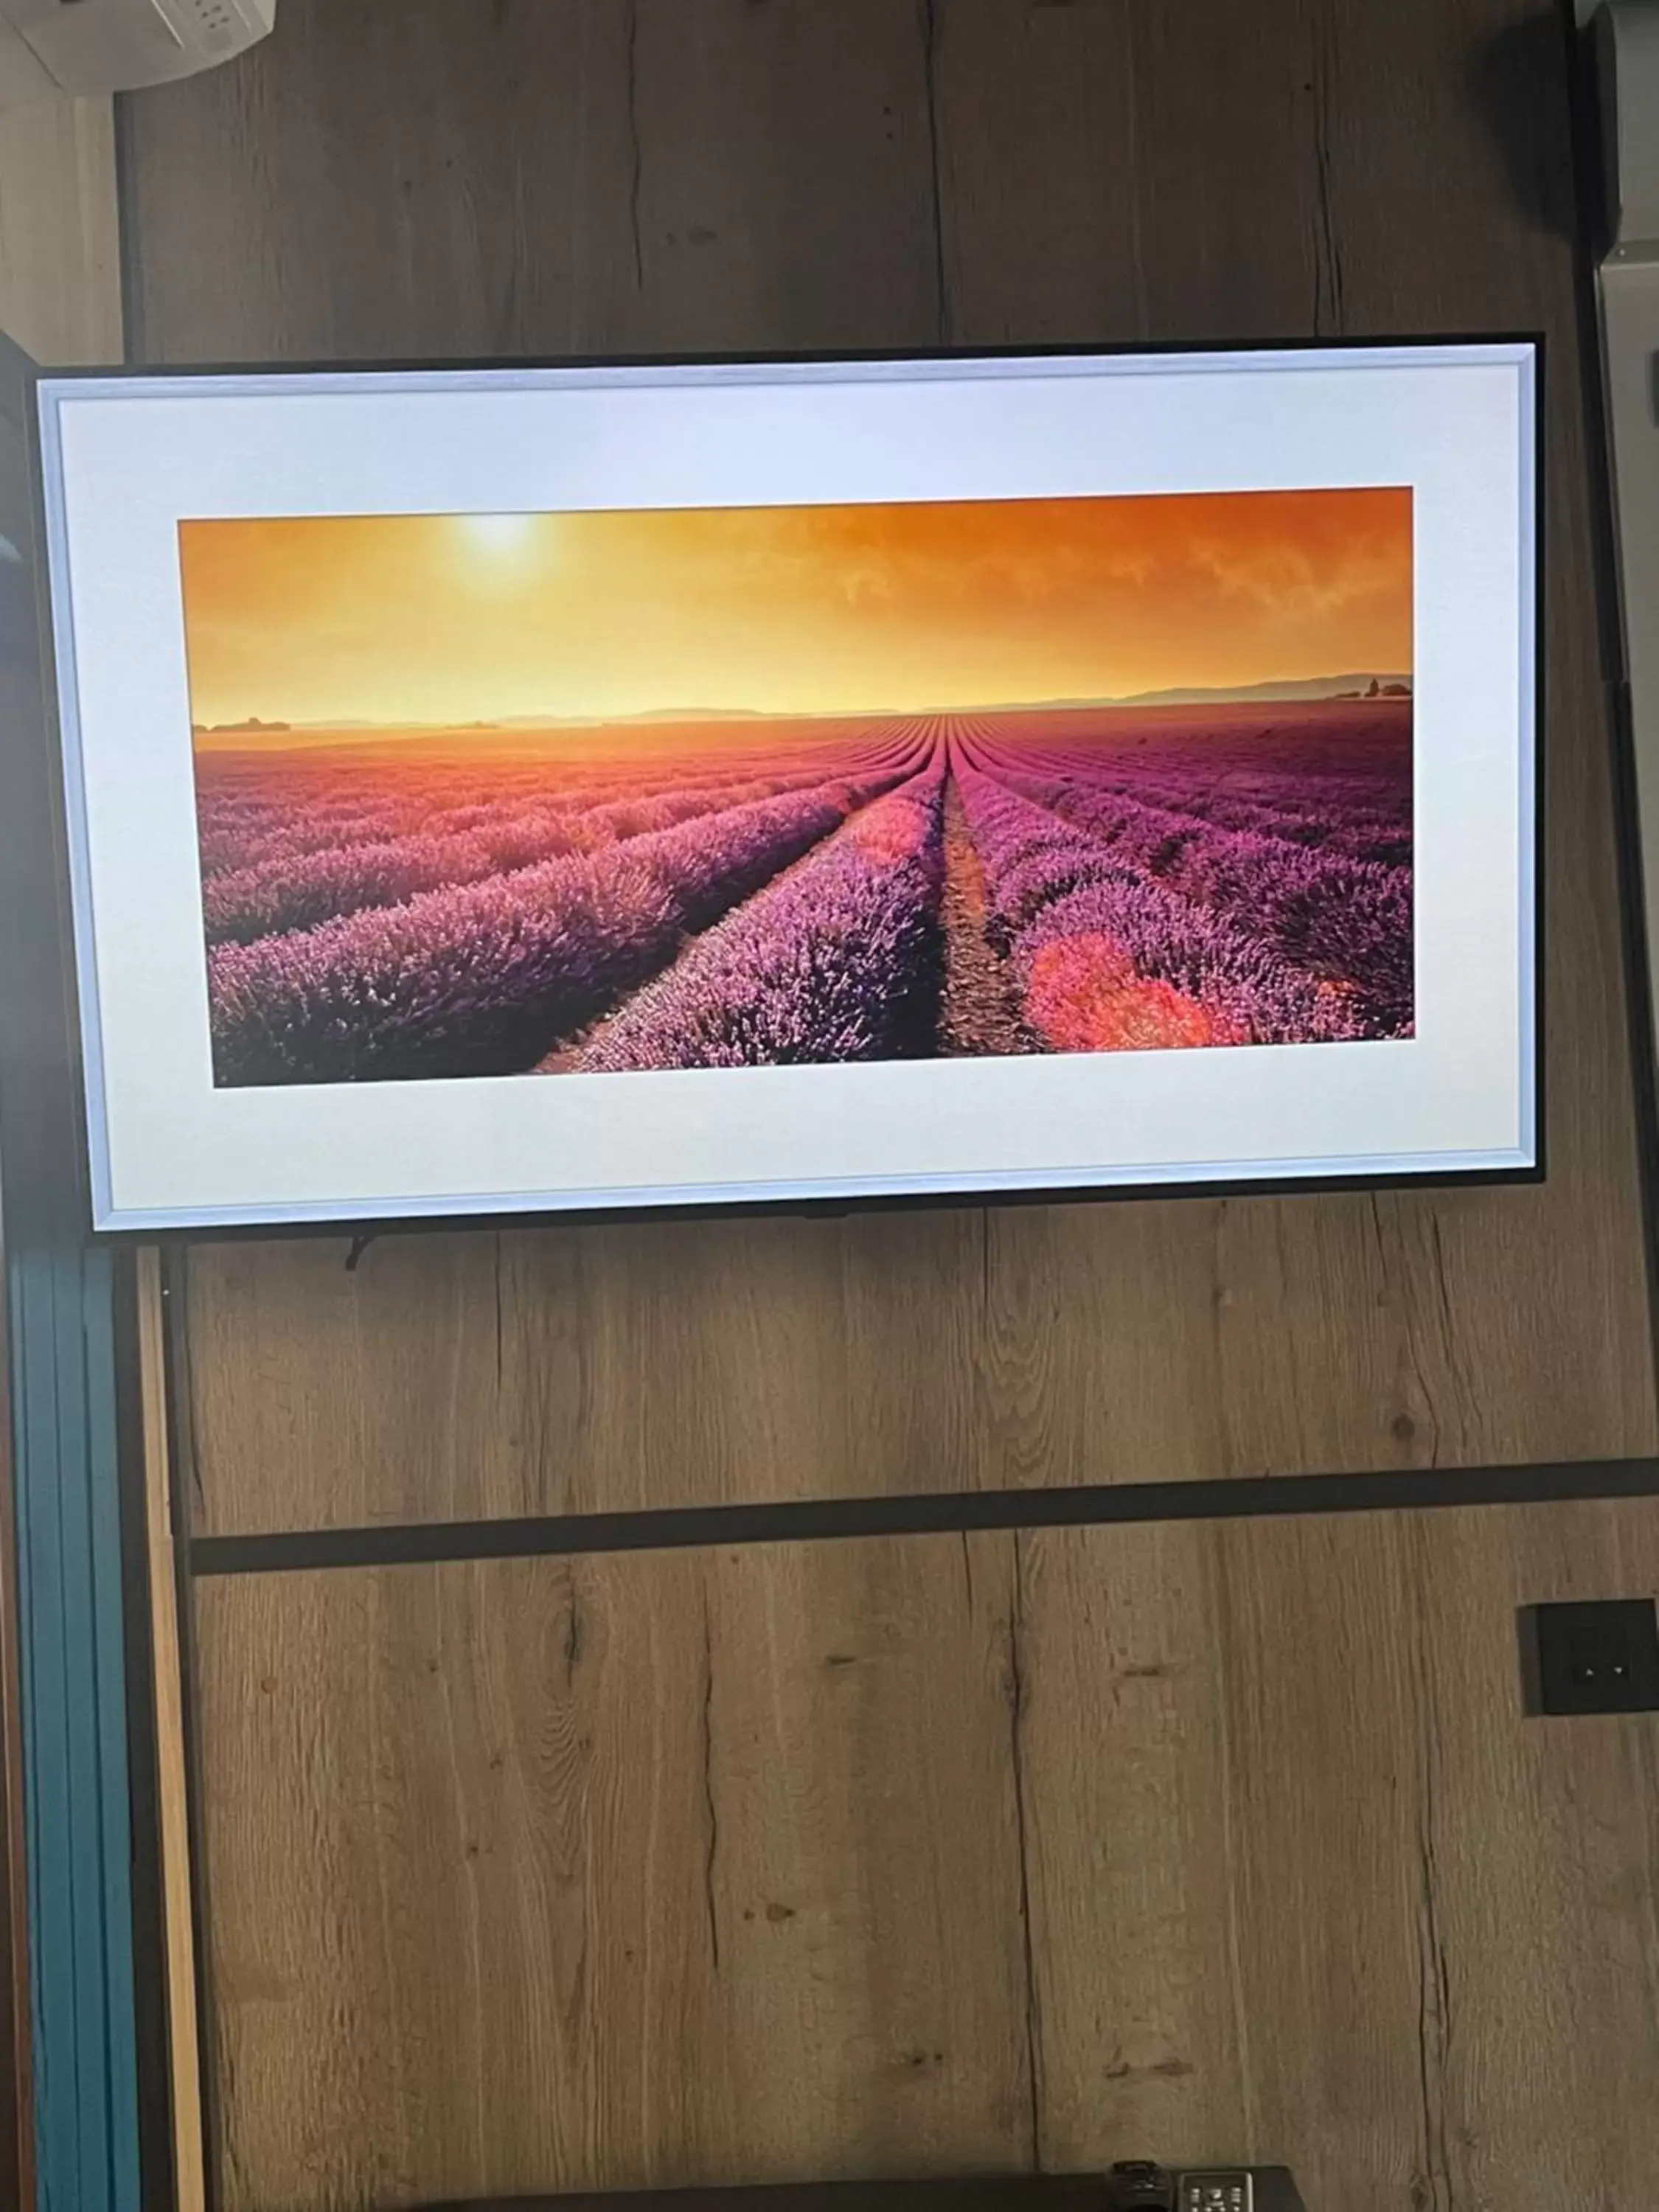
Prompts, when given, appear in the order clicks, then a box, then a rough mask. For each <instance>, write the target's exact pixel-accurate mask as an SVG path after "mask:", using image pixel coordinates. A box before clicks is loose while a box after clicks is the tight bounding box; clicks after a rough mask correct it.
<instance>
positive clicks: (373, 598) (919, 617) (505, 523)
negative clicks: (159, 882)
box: [179, 489, 1412, 724]
mask: <svg viewBox="0 0 1659 2212" xmlns="http://www.w3.org/2000/svg"><path fill="white" fill-rule="evenodd" d="M1411 531H1412V520H1411V494H1410V492H1409V490H1395V489H1384V490H1358V491H1316V492H1247V493H1212V494H1206V495H1179V496H1171V497H1161V498H1134V499H1071V500H1010V501H948V502H939V503H932V504H927V505H890V506H872V507H738V508H695V509H684V510H673V511H652V512H644V513H589V514H526V515H475V516H465V515H435V516H426V515H420V516H391V517H380V516H362V517H359V516H346V517H302V518H299V519H295V520H257V521H204V522H185V523H181V524H180V526H179V542H180V555H181V559H182V562H183V569H184V589H185V628H186V642H187V647H188V652H189V658H190V677H191V712H192V714H193V717H194V719H195V720H197V722H198V723H211V722H228V721H240V720H245V719H246V718H247V717H249V716H252V715H258V717H259V718H260V719H261V720H264V721H287V722H323V723H327V722H343V721H372V722H382V723H402V724H407V723H411V722H420V723H428V724H430V723H453V722H470V721H480V720H506V719H508V718H512V717H525V716H532V715H547V716H549V717H553V718H564V717H592V718H594V719H603V718H605V717H607V716H611V715H626V714H646V713H651V712H653V711H658V712H660V711H665V710H669V709H674V708H684V709H707V710H711V711H712V710H718V709H720V708H738V709H750V710H757V711H760V712H765V713H772V714H834V713H837V712H841V711H858V710H860V709H871V710H879V709H882V708H892V709H894V710H896V711H900V712H905V711H911V710H916V711H923V710H927V709H928V708H939V709H944V708H963V707H973V706H986V705H994V704H1002V703H1012V702H1021V701H1033V702H1036V701H1042V700H1047V699H1060V698H1109V697H1121V696H1127V695H1129V694H1133V693H1134V692H1138V691H1150V690H1164V689H1167V688H1170V687H1174V686H1177V685H1180V686H1194V687H1198V686H1204V687H1209V686H1228V685H1244V684H1256V683H1262V682H1268V681H1273V680H1281V681H1288V680H1291V679H1293V678H1308V677H1321V676H1330V675H1340V674H1347V673H1349V672H1352V671H1376V672H1381V673H1389V672H1395V671H1398V672H1401V673H1404V672H1407V671H1409V670H1410V668H1411V665H1412V563H1411V543H1412V540H1411Z"/></svg>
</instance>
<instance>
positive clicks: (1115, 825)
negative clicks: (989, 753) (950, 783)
mask: <svg viewBox="0 0 1659 2212" xmlns="http://www.w3.org/2000/svg"><path fill="white" fill-rule="evenodd" d="M1002 780H1003V781H1006V783H1007V784H1008V785H1009V786H1010V787H1012V788H1013V789H1015V790H1017V791H1018V792H1019V793H1021V794H1022V795H1023V796H1024V797H1025V798H1027V799H1031V800H1033V801H1034V802H1035V803H1036V805H1039V806H1045V807H1047V808H1048V809H1049V810H1050V811H1052V812H1054V813H1056V814H1058V815H1059V816H1060V817H1061V818H1062V819H1063V820H1065V821H1066V822H1070V823H1073V824H1075V825H1076V827H1077V828H1079V829H1085V830H1087V831H1088V832H1089V834H1090V836H1092V837H1095V838H1097V839H1098V840H1099V842H1100V844H1101V846H1102V848H1103V850H1104V851H1105V853H1106V854H1108V855H1109V858H1110V859H1111V860H1114V861H1115V862H1117V863H1118V864H1120V865H1121V866H1123V867H1126V868H1127V869H1129V870H1131V871H1132V872H1133V873H1135V874H1136V875H1139V876H1144V877H1148V878H1151V879H1152V881H1153V882H1154V883H1157V884H1162V885H1164V887H1165V888H1167V889H1168V890H1172V891H1176V892H1177V893H1179V894H1180V896H1182V898H1184V899H1187V900H1188V901H1190V902H1192V904H1194V906H1198V907H1202V908H1206V909H1208V910H1209V911H1211V912H1212V913H1214V914H1215V915H1218V917H1219V918H1220V919H1221V920H1223V921H1226V922H1229V923H1231V924H1232V925H1233V926H1235V927H1237V928H1239V929H1242V930H1243V931H1244V932H1245V933H1247V934H1249V936H1251V937H1255V938H1258V939H1261V941H1262V942H1263V943H1264V944H1266V945H1269V946H1271V947H1272V948H1273V951H1276V952H1278V953H1279V955H1280V956H1281V957H1283V958H1284V959H1285V960H1286V961H1288V962H1289V963H1290V964H1291V966H1292V967H1295V968H1303V969H1307V970H1308V971H1309V972H1310V974H1311V975H1315V976H1317V977H1320V978H1322V979H1323V980H1324V981H1329V982H1340V983H1344V984H1348V985H1352V987H1353V989H1354V991H1355V993H1356V994H1357V996H1358V1002H1359V1005H1360V1007H1361V1009H1362V1011H1363V1013H1364V1019H1365V1023H1366V1026H1367V1028H1368V1030H1370V1032H1372V1033H1373V1034H1376V1035H1378V1036H1390V1035H1394V1034H1396V1033H1398V1032H1399V1031H1401V1030H1404V1029H1406V1028H1408V1027H1409V1025H1410V1023H1411V1019H1412V1010H1413V988H1414V978H1413V954H1412V877H1411V871H1410V869H1409V868H1401V867H1389V866H1384V865H1383V863H1381V862H1379V861H1376V860H1350V859H1347V858H1346V857H1345V856H1343V855H1341V854H1326V853H1318V852H1313V851H1310V850H1309V849H1308V848H1305V847H1304V846H1300V845H1292V844H1290V843H1287V842H1285V840H1284V839H1283V838H1279V837H1274V836H1263V835H1262V834H1261V832H1260V831H1256V830H1249V829H1220V828H1218V827H1217V826H1216V825H1214V824H1213V823H1206V822H1201V821H1198V820H1195V819H1194V817H1191V816H1190V815H1182V814H1176V813H1171V812H1170V811H1167V810H1165V809H1164V808H1160V807H1152V806H1145V805H1141V804H1140V803H1139V801H1138V800H1135V799H1123V798H1119V797H1116V796H1115V795H1113V794H1112V793H1105V792H1099V791H1096V790H1094V789H1092V788H1091V787H1090V786H1089V785H1087V784H1085V783H1079V782H1068V781H1060V780H1057V779H1052V778H1046V777H1036V776H1022V775H1005V776H1004V777H1003V779H1002Z"/></svg>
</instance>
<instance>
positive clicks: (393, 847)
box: [202, 776, 820, 945]
mask: <svg viewBox="0 0 1659 2212" xmlns="http://www.w3.org/2000/svg"><path fill="white" fill-rule="evenodd" d="M818 780H820V779H814V781H818ZM804 781H805V780H804V779H797V778H794V777H787V776H773V777H766V778H761V779H751V781H749V782H748V783H745V784H734V785H728V786H726V787H714V788H712V789H702V790H691V791H679V792H666V793H662V794H660V795H659V796H657V797H654V798H650V799H612V800H611V801H609V802H607V803H605V804H604V805H594V806H588V807H581V808H575V809H572V808H568V807H566V808H552V807H542V808H538V809H534V810H528V811H526V810H525V809H523V808H520V809H519V810H518V811H516V812H512V813H509V814H507V816H506V817H504V818H502V819H500V820H495V821H489V822H486V823H481V824H475V825H472V826H469V827H468V828H466V829H462V830H459V831H458V832H454V833H453V834H450V835H447V836H445V835H416V834H410V835H408V836H402V837H393V838H382V839H380V840H377V841H376V842H372V843H367V842H366V843H356V844H349V845H341V846H335V847H332V848H325V849H324V850H323V851H321V852H312V853H303V854H296V855H295V856H294V857H293V858H291V859H290V858H289V857H287V856H282V857H278V858H276V859H271V860H260V861H257V862H256V863H255V864H254V865H253V866H252V867H246V868H237V869H233V870H230V871H228V872H226V873H224V874H222V875H218V876H210V877H209V878H207V879H206V880H205V881H204V884H203V886H202V913H203V917H204V921H205V922H206V925H207V937H208V942H209V944H210V945H225V944H233V945H251V944H252V943H253V941H254V940H255V939H257V938H261V937H271V936H277V935H281V934H283V933H286V932H287V931H289V930H295V929H313V928H315V927H316V926H317V924H318V923H319V922H322V921H328V920H330V919H331V917H332V916H334V915H345V914H355V913H356V912H358V911H359V910H360V909H362V908H364V907H375V906H400V905H401V904H402V903H403V902H404V900H405V899H409V898H413V897H414V896H415V895H416V892H417V891H427V890H437V889H438V888H439V887H440V886H441V884H470V883H477V882H480V881H482V880H483V878H484V877H486V876H496V875H503V874H506V873H507V872H509V871H511V870H513V869H517V868H528V867H533V866H535V865H536V864H537V863H538V861H542V860H559V859H561V858H562V857H564V856H566V855H567V854H573V853H594V852H598V851H599V850H600V849H601V848H604V847H605V846H607V845H615V844H619V843H621V842H623V841H624V840H625V839H628V838H629V837H639V836H648V835H649V834H650V833H651V832H652V831H653V830H657V829H672V828H674V826H675V825H676V824H677V823H681V822H690V821H692V820H695V818H696V817H697V816H698V815H701V814H712V813H715V812H717V811H719V810H720V808H722V807H727V806H741V805H747V804H749V803H750V801H752V800H754V799H775V798H776V797H777V796H778V795H779V794H780V793H781V792H784V791H788V790H793V789H796V788H799V787H801V785H802V784H803V782H804Z"/></svg>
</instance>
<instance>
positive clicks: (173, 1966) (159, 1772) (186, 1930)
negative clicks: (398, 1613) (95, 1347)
mask: <svg viewBox="0 0 1659 2212" xmlns="http://www.w3.org/2000/svg"><path fill="white" fill-rule="evenodd" d="M135 1272H136V1278H137V1282H136V1302H137V1352H138V1395H139V1400H140V1406H139V1413H140V1421H141V1428H142V1434H143V1485H144V1557H145V1565H146V1569H147V1571H148V1575H149V1591H148V1595H149V1612H148V1622H147V1625H148V1628H149V1638H148V1651H149V1663H150V1669H151V1677H150V1704H151V1709H152V1712H153V1727H154V1736H155V1751H154V1757H155V1814H156V1821H155V1825H156V1847H157V1852H158V1857H159V1862H160V1869H161V1945H162V1966H163V1972H164V1977H165V1980H166V1985H167V1987H166V1998H165V2008H166V2021H167V2087H168V2136H169V2142H170V2144H171V2148H172V2173H173V2212H202V2208H203V2207H204V2205H205V2203H206V2202H207V2193H206V2168H205V2157H204V2152H205V2142H204V2135H203V2126H202V2066H201V2047H200V2042H199V2038H198V2029H197V2003H196V1942H197V1939H196V1925H195V1901H194V1894H193V1887H192V1881H191V1833H190V1788H189V1779H188V1778H189V1771H190V1753H189V1749H188V1746H187V1744H186V1741H185V1683H184V1672H183V1659H182V1655H181V1651H180V1644H179V1596H178V1563H177V1558H176V1554H175V1550H174V1545H173V1526H174V1514H173V1455H172V1450H171V1448H170V1443H169V1439H168V1427H169V1419H168V1408H167V1322H166V1316H165V1314H164V1311H163V1287H162V1280H161V1255H160V1253H159V1252H157V1251H156V1249H155V1247H154V1246H147V1247H145V1248H144V1249H142V1250H141V1251H140V1252H139V1253H138V1254H137V1267H136V1271H135Z"/></svg>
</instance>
